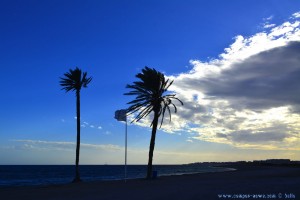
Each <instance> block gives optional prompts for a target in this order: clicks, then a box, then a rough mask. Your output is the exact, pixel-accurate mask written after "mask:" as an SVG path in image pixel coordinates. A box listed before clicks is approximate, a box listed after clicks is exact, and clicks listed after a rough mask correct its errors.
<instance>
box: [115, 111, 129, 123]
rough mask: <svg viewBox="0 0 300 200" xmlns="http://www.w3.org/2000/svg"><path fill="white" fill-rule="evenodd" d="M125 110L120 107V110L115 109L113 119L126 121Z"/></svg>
mask: <svg viewBox="0 0 300 200" xmlns="http://www.w3.org/2000/svg"><path fill="white" fill-rule="evenodd" d="M126 113H127V112H126V110H125V109H122V110H117V111H116V112H115V119H117V120H118V121H124V122H126Z"/></svg>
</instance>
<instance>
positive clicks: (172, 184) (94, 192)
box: [0, 165, 300, 200]
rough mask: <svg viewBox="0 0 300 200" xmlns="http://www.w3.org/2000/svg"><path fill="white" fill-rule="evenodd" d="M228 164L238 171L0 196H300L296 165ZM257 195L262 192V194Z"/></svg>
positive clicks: (34, 199)
mask: <svg viewBox="0 0 300 200" xmlns="http://www.w3.org/2000/svg"><path fill="white" fill-rule="evenodd" d="M228 167H232V168H236V169H237V170H236V171H228V172H216V173H200V174H192V175H182V176H168V177H158V178H157V179H155V180H151V181H147V180H144V179H136V180H127V182H126V183H125V182H124V181H97V182H81V183H70V184H66V185H51V186H31V187H15V188H0V199H3V200H6V199H7V200H8V199H9V200H14V199H21V200H50V199H53V200H60V199H61V200H77V199H88V200H89V199H91V200H94V199H95V200H96V199H99V200H102V199H103V200H108V199H113V200H118V199H120V200H125V199H126V200H127V199H128V200H129V199H131V200H150V199H152V200H153V199H161V200H162V199H172V200H176V199H178V200H179V199H183V200H189V199H193V200H200V199H204V200H210V199H300V189H299V188H300V187H299V186H300V168H299V167H283V166H281V167H278V166H243V165H234V166H228ZM219 195H232V196H231V197H228V196H226V197H227V198H225V196H219ZM239 195H241V196H239ZM255 195H256V196H255ZM258 195H265V197H263V196H258ZM280 197H281V198H280ZM287 197H289V198H287Z"/></svg>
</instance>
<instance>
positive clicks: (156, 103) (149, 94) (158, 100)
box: [125, 67, 183, 127]
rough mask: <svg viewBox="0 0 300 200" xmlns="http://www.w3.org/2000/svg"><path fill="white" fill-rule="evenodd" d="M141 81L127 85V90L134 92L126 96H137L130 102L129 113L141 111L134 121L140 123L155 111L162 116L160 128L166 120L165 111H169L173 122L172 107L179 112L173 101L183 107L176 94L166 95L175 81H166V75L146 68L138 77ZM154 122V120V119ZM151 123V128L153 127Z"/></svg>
mask: <svg viewBox="0 0 300 200" xmlns="http://www.w3.org/2000/svg"><path fill="white" fill-rule="evenodd" d="M136 77H137V78H139V79H140V80H141V81H136V82H133V83H134V84H133V85H127V86H126V88H130V89H133V90H132V91H130V92H128V93H125V95H136V96H137V97H136V98H135V100H133V101H130V102H129V103H128V104H132V105H131V106H130V107H129V108H128V109H127V113H128V114H132V113H135V112H137V111H139V110H141V111H140V112H139V114H138V115H137V116H136V117H135V119H134V120H133V121H136V122H138V121H139V120H140V119H142V118H144V117H146V116H148V115H149V114H150V113H151V112H152V111H154V112H155V113H156V114H157V115H158V116H161V115H162V118H161V123H160V127H161V125H162V123H163V120H164V115H165V111H166V110H167V111H168V113H169V116H170V121H171V111H170V105H172V106H173V107H174V109H175V113H176V112H177V108H176V106H175V105H174V103H173V102H172V100H174V99H175V100H177V101H179V102H180V103H181V105H183V103H182V101H181V100H179V99H178V98H176V97H175V95H176V94H166V95H164V93H166V92H167V90H168V88H169V87H170V86H171V85H172V83H173V81H169V79H167V80H166V79H165V76H164V74H162V73H160V72H158V71H156V70H155V69H150V68H149V67H145V68H144V69H142V73H139V74H137V75H136ZM153 120H154V119H153ZM153 122H154V121H152V123H151V126H152V125H153Z"/></svg>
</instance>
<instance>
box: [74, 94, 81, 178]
mask: <svg viewBox="0 0 300 200" xmlns="http://www.w3.org/2000/svg"><path fill="white" fill-rule="evenodd" d="M76 114H77V141H76V161H75V164H76V174H75V179H74V181H73V182H79V181H80V174H79V152H80V91H79V90H78V91H76Z"/></svg>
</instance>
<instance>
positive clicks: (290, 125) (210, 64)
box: [138, 13, 300, 150]
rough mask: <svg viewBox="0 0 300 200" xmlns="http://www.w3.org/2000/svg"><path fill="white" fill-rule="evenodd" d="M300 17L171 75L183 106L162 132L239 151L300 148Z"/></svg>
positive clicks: (239, 40) (238, 41) (237, 39)
mask: <svg viewBox="0 0 300 200" xmlns="http://www.w3.org/2000/svg"><path fill="white" fill-rule="evenodd" d="M298 16H299V13H295V14H293V18H290V21H286V22H283V23H282V24H280V25H278V26H275V25H272V29H267V30H264V32H259V33H256V34H254V35H252V36H249V37H245V36H242V35H238V36H236V37H235V38H234V39H235V40H234V42H233V43H232V44H231V45H230V46H229V47H227V48H225V49H224V52H223V53H221V54H220V55H219V57H218V58H216V59H211V60H209V61H206V62H204V61H201V60H191V61H190V64H191V66H192V69H191V70H190V71H187V72H184V73H181V74H178V75H173V76H168V78H170V79H172V80H174V83H173V85H172V86H171V87H170V90H172V91H174V92H175V93H177V96H178V97H179V98H180V99H181V100H182V101H183V102H184V106H180V105H178V113H177V114H173V116H172V122H171V123H168V122H167V121H165V123H164V125H163V127H162V129H163V130H164V131H165V132H168V133H174V132H187V133H188V134H190V135H192V138H193V139H198V140H202V141H208V142H215V143H223V144H228V145H232V146H235V147H238V148H257V149H272V150H275V149H282V150H283V149H284V150H286V149H290V150H300V135H299V132H300V123H299V121H300V95H299V94H300V53H299V52H300V21H298V20H297V18H296V17H298ZM271 19H272V18H270V17H269V18H267V19H265V21H269V20H271ZM269 28H271V27H269ZM166 120H168V119H167V118H166ZM150 122H151V118H146V119H144V120H143V121H142V120H141V121H140V122H139V123H138V125H140V126H147V127H149V125H150Z"/></svg>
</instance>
